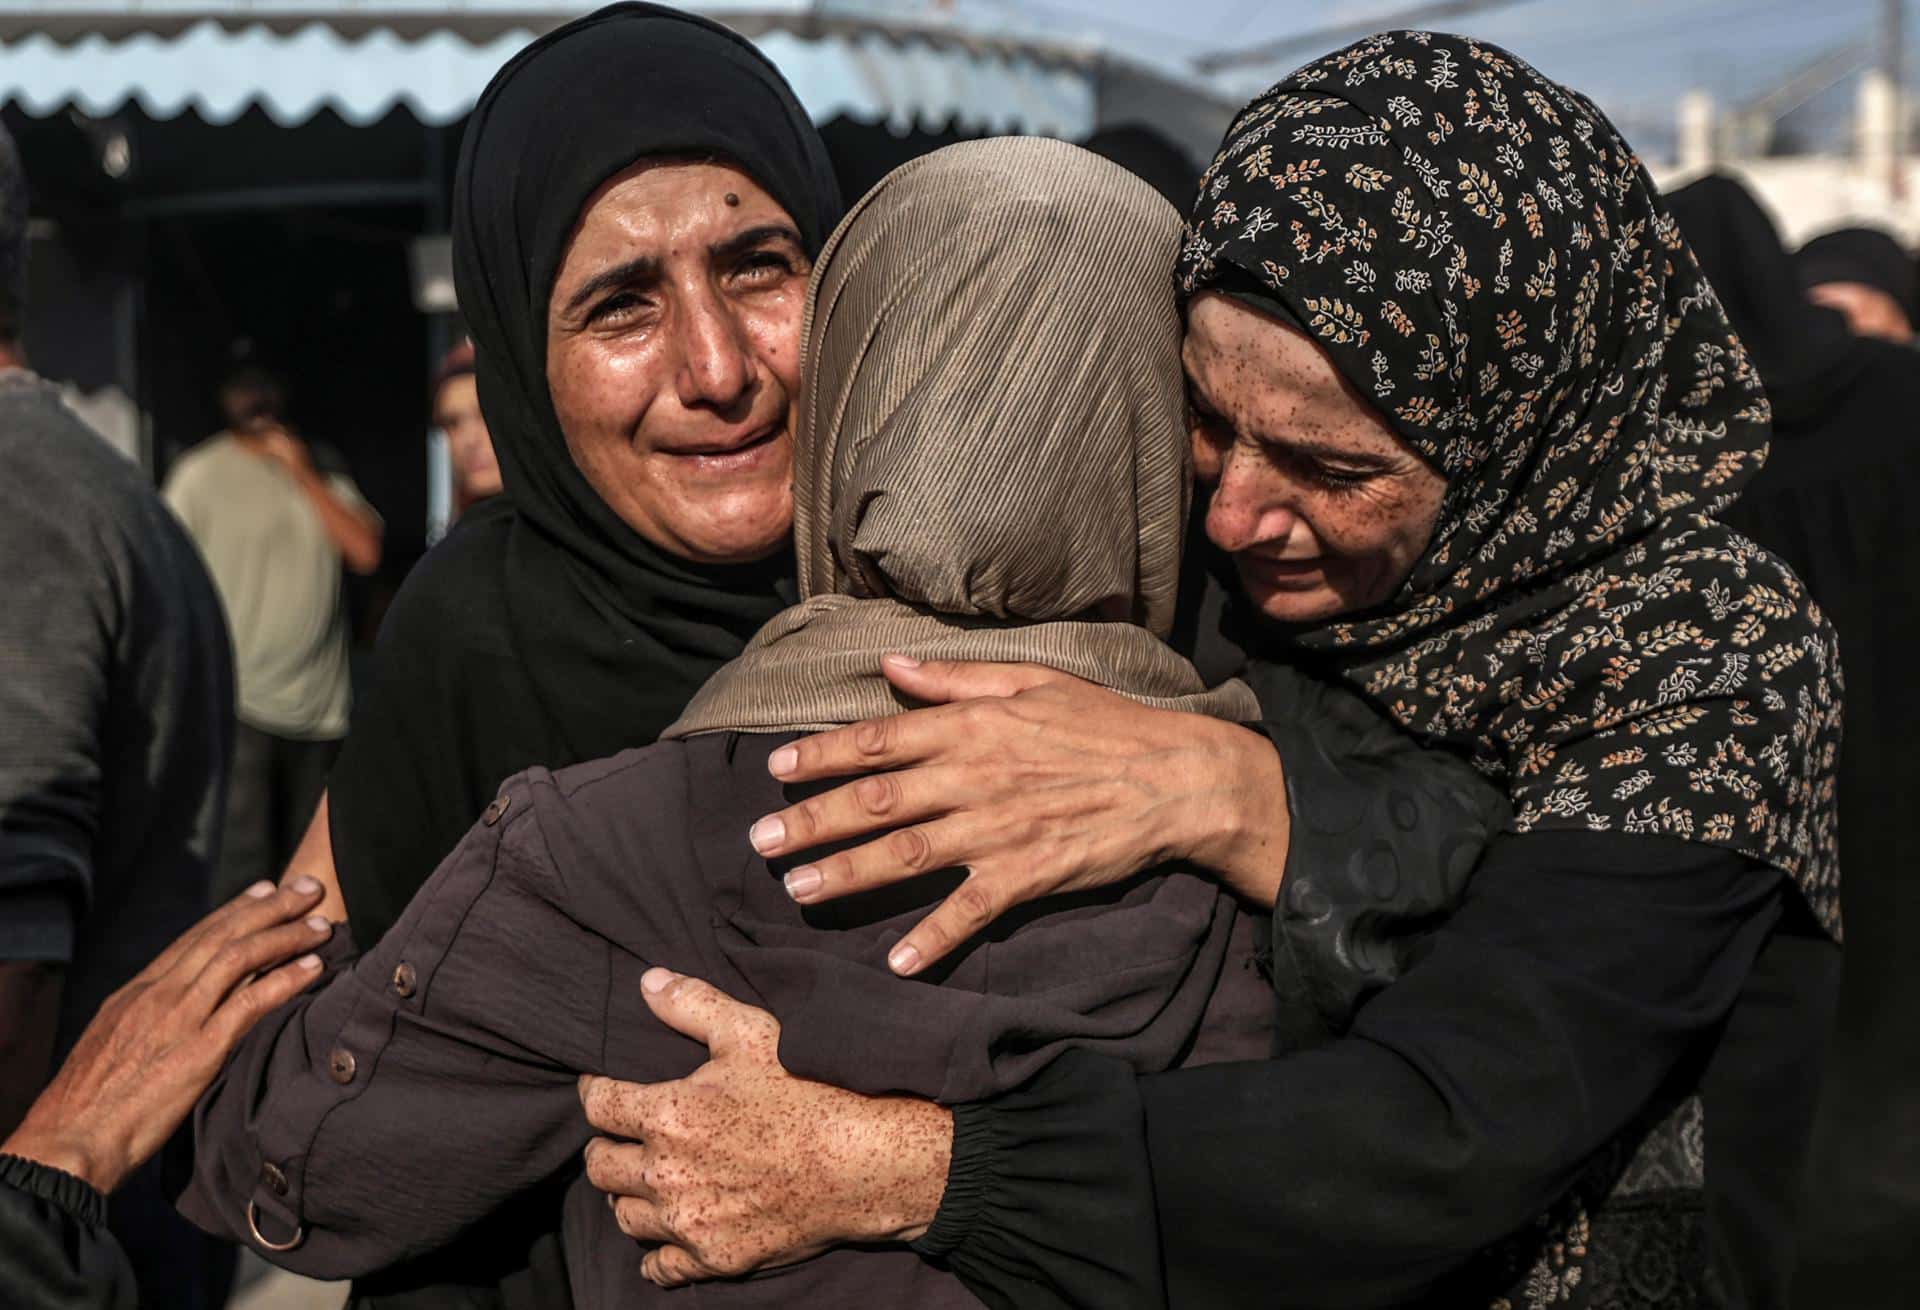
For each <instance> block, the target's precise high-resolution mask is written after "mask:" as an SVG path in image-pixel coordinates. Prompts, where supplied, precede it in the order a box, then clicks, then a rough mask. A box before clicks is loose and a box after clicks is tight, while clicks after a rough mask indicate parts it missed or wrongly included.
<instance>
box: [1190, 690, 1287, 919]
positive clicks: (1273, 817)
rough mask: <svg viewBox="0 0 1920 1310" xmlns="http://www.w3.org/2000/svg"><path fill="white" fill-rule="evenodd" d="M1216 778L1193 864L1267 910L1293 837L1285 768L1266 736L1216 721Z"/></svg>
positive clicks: (1278, 753)
mask: <svg viewBox="0 0 1920 1310" xmlns="http://www.w3.org/2000/svg"><path fill="white" fill-rule="evenodd" d="M1215 725H1216V726H1215V734H1216V738H1217V740H1216V744H1215V748H1214V750H1213V752H1212V758H1213V761H1214V769H1215V777H1214V785H1213V786H1212V787H1211V788H1210V789H1209V795H1210V796H1212V797H1213V798H1214V803H1213V804H1212V805H1209V806H1206V807H1204V815H1203V822H1204V824H1205V828H1204V831H1203V832H1202V833H1201V834H1200V835H1199V838H1198V840H1197V842H1196V845H1195V854H1194V858H1195V860H1196V861H1197V862H1198V863H1200V864H1202V865H1204V866H1205V867H1207V868H1210V869H1212V870H1213V871H1214V872H1215V873H1216V874H1217V875H1218V876H1219V878H1220V881H1221V882H1223V883H1224V884H1226V885H1227V886H1228V887H1231V888H1232V889H1233V890H1234V891H1236V892H1238V893H1239V894H1240V895H1241V896H1243V897H1245V898H1247V899H1248V900H1250V901H1253V902H1254V903H1256V904H1258V905H1260V906H1262V907H1263V908H1270V907H1271V906H1272V905H1273V904H1274V902H1275V900H1276V899H1277V897H1278V896H1279V892H1280V880H1281V876H1282V875H1283V874H1284V872H1285V871H1286V863H1287V849H1288V844H1289V838H1290V836H1291V833H1292V809H1291V807H1290V805H1289V803H1288V798H1287V777H1286V768H1285V765H1284V764H1283V763H1282V761H1281V759H1280V752H1279V751H1278V750H1276V749H1275V748H1274V745H1273V742H1272V741H1271V740H1269V739H1268V737H1267V735H1266V734H1265V733H1263V732H1260V731H1258V730H1257V729H1256V728H1250V727H1246V726H1243V725H1241V724H1238V723H1227V722H1224V721H1219V720H1216V721H1215Z"/></svg>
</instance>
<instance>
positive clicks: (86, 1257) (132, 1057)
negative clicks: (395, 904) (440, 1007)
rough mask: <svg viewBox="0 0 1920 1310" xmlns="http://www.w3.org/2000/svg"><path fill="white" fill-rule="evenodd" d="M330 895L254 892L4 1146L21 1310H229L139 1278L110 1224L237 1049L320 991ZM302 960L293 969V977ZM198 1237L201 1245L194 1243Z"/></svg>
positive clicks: (91, 1038) (83, 1049)
mask: <svg viewBox="0 0 1920 1310" xmlns="http://www.w3.org/2000/svg"><path fill="white" fill-rule="evenodd" d="M320 894H321V887H320V884H319V883H317V882H315V881H314V880H313V879H311V878H307V879H297V880H295V882H294V883H292V884H290V885H289V886H287V887H284V888H276V887H274V885H273V884H272V883H270V882H259V883H255V884H254V885H253V886H252V887H249V888H248V889H247V890H246V892H245V893H244V894H242V895H241V896H240V897H239V898H238V899H236V900H235V901H234V902H233V903H232V904H229V905H227V906H224V907H223V908H221V909H220V910H218V911H216V912H215V913H213V914H211V915H209V916H207V918H205V919H204V920H202V921H201V922H200V923H198V924H196V925H194V926H193V927H192V928H191V929H190V930H189V931H187V932H185V933H183V934H182V935H181V936H180V937H179V938H178V939H176V940H175V941H174V942H173V943H172V944H171V945H170V946H168V947H167V948H166V949H165V950H164V951H162V952H161V953H160V954H159V955H158V956H157V957H156V958H155V959H154V960H153V962H152V963H151V964H149V965H147V966H146V968H144V969H142V970H141V971H140V972H139V973H138V974H137V975H135V976H134V977H133V978H132V979H131V980H129V981H128V983H127V984H126V985H125V986H124V987H122V988H121V989H119V990H118V991H116V992H115V993H114V994H113V995H112V996H110V997H108V999H107V1003H106V1004H105V1005H103V1006H101V1007H100V1012H99V1014H98V1015H96V1016H95V1017H94V1019H93V1020H92V1022H90V1023H89V1024H88V1025H87V1027H86V1031H85V1032H83V1033H82V1034H81V1035H80V1039H79V1041H78V1042H76V1043H75V1044H74V1048H73V1053H72V1054H71V1055H69V1056H68V1057H67V1059H66V1061H65V1063H64V1064H62V1066H61V1068H60V1072H59V1073H58V1074H57V1075H56V1076H55V1077H54V1079H53V1082H52V1083H51V1084H50V1085H49V1086H48V1087H47V1089H46V1091H45V1092H43V1093H41V1094H40V1096H39V1097H38V1098H37V1099H35V1101H34V1103H33V1106H32V1108H31V1109H29V1110H28V1111H27V1114H26V1118H25V1119H24V1120H23V1121H22V1122H21V1124H20V1126H19V1127H18V1128H16V1129H13V1130H12V1131H11V1132H10V1133H8V1134H6V1135H5V1140H4V1141H0V1290H4V1291H5V1293H6V1305H7V1307H8V1310H134V1307H135V1306H136V1305H144V1306H149V1307H153V1308H154V1310H185V1308H189V1307H194V1306H200V1305H216V1304H219V1302H216V1301H212V1300H207V1299H203V1298H199V1297H196V1296H193V1295H192V1294H191V1292H190V1289H187V1288H183V1287H180V1286H178V1285H176V1284H174V1283H170V1282H166V1281H163V1280H160V1279H156V1278H153V1277H151V1276H148V1275H149V1274H150V1271H139V1270H136V1269H135V1268H134V1266H133V1264H132V1263H131V1262H130V1261H129V1260H128V1258H127V1257H128V1253H127V1251H126V1249H125V1248H123V1246H122V1245H121V1242H120V1241H119V1240H116V1232H117V1230H116V1229H114V1228H113V1227H111V1226H110V1225H109V1223H108V1220H107V1214H108V1211H109V1208H110V1207H111V1206H112V1204H113V1201H114V1200H117V1199H118V1195H117V1194H118V1193H119V1191H120V1189H121V1188H122V1186H123V1185H124V1184H125V1183H126V1182H127V1180H128V1178H129V1177H137V1176H138V1175H137V1173H136V1171H138V1170H139V1169H140V1167H141V1166H142V1165H143V1164H145V1163H146V1161H147V1160H148V1159H149V1158H151V1157H152V1156H153V1154H154V1153H155V1152H156V1151H158V1150H159V1149H160V1147H161V1146H162V1145H163V1144H164V1143H165V1142H166V1140H167V1139H168V1138H169V1137H170V1136H172V1134H173V1130H174V1129H175V1128H177V1127H178V1126H179V1125H180V1121H181V1120H182V1119H184V1118H185V1117H186V1115H187V1112H188V1111H189V1110H191V1109H192V1108H193V1103H194V1101H195V1099H196V1098H198V1096H199V1095H200V1093H201V1092H202V1091H203V1090H205V1088H206V1086H207V1084H208V1083H209V1082H211V1081H212V1080H213V1077H214V1075H215V1074H217V1073H218V1072H219V1071H220V1066H221V1064H222V1062H224V1061H225V1059H226V1057H227V1055H228V1053H229V1052H230V1051H232V1049H233V1047H234V1045H235V1044H236V1043H237V1042H238V1041H239V1040H240V1039H241V1038H242V1037H244V1036H245V1035H246V1034H247V1031H248V1030H249V1029H251V1028H252V1027H253V1025H254V1024H255V1023H257V1022H258V1021H259V1020H260V1019H262V1018H264V1017H265V1016H266V1015H268V1014H270V1013H272V1012H273V1011H274V1010H275V1009H277V1008H278V1007H279V1006H280V1005H281V1004H282V1003H283V1002H285V1001H287V1000H289V999H291V998H292V997H293V996H294V995H295V994H296V993H298V992H299V990H300V989H301V988H302V987H305V986H306V985H307V984H308V983H310V982H312V981H313V980H314V979H315V978H318V977H319V976H320V964H321V961H320V957H319V956H318V955H317V954H315V953H314V952H315V951H316V950H317V949H318V948H319V947H320V946H322V945H323V944H325V942H326V941H327V939H328V937H329V936H330V935H331V933H332V928H333V925H332V924H330V923H329V922H328V921H327V920H326V919H324V918H321V917H319V916H317V915H312V914H311V913H310V912H311V911H312V910H313V909H314V907H315V906H317V905H318V904H319V903H320ZM289 960H291V963H288V962H287V961H289ZM191 1235H192V1233H191V1230H188V1236H191Z"/></svg>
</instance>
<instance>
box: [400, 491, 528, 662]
mask: <svg viewBox="0 0 1920 1310" xmlns="http://www.w3.org/2000/svg"><path fill="white" fill-rule="evenodd" d="M512 521H513V520H512V516H511V514H507V513H491V514H481V513H479V512H478V511H476V512H475V513H472V514H469V515H468V516H467V517H466V518H464V519H462V520H461V521H460V522H459V523H458V524H456V525H455V526H454V529H453V531H452V532H449V533H448V534H447V535H446V537H444V538H443V539H442V540H441V541H440V542H439V543H438V544H437V545H435V546H434V547H433V548H432V549H431V550H429V551H428V552H427V553H426V554H425V555H422V556H421V557H420V561H419V562H418V563H417V564H415V565H414V566H413V569H412V571H411V572H409V573H408V574H407V577H406V581H405V582H403V583H401V584H400V590H399V592H398V593H397V594H396V595H395V596H394V598H393V604H392V605H391V606H389V607H388V609H387V612H386V615H385V617H384V618H382V620H381V624H380V648H381V652H382V656H383V657H384V655H385V652H386V651H387V650H388V649H389V648H392V647H396V646H399V647H404V648H406V649H407V650H408V651H409V652H410V653H411V654H412V655H414V656H416V657H421V656H426V655H427V654H428V652H443V651H444V652H453V653H457V652H460V651H462V650H466V649H470V648H491V647H492V646H495V645H499V644H500V643H502V642H504V640H505V638H504V632H505V626H506V569H505V563H506V552H507V538H508V531H509V528H510V525H511V524H512Z"/></svg>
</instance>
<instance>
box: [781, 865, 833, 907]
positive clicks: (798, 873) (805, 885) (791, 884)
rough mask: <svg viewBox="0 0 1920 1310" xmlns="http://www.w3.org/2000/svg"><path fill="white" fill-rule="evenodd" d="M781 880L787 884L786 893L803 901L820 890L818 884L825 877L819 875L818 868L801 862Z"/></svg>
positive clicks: (823, 880)
mask: <svg viewBox="0 0 1920 1310" xmlns="http://www.w3.org/2000/svg"><path fill="white" fill-rule="evenodd" d="M782 881H783V882H785V883H786V884H787V895H789V896H791V897H793V899H794V900H796V901H804V900H806V899H807V898H808V897H809V896H811V895H813V894H814V893H815V892H817V891H819V890H820V884H821V883H822V882H825V881H826V879H824V878H822V877H821V876H820V870H818V869H816V868H814V867H813V866H812V865H811V864H803V865H801V866H800V867H799V868H797V869H795V870H794V871H793V872H791V873H789V874H788V875H787V876H786V877H785V878H784V879H782Z"/></svg>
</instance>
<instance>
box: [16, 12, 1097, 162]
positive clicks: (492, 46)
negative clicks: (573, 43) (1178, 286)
mask: <svg viewBox="0 0 1920 1310" xmlns="http://www.w3.org/2000/svg"><path fill="white" fill-rule="evenodd" d="M587 7H589V6H576V7H575V8H577V9H584V8H587ZM76 8H79V9H88V10H90V11H98V12H100V13H101V15H102V17H101V20H100V21H99V22H98V24H97V25H96V26H95V27H93V28H91V29H88V28H86V27H85V26H84V25H83V26H81V27H79V28H76V26H75V21H74V13H75V9H76ZM208 8H209V6H207V5H204V4H202V5H197V6H194V5H169V4H168V3H167V0H158V3H155V0H147V3H146V4H144V5H140V6H133V7H131V8H129V9H128V10H127V11H126V12H127V13H130V14H132V15H133V17H134V18H136V19H137V18H140V17H141V16H144V17H145V18H148V19H151V18H154V17H156V16H157V17H166V16H168V15H170V14H172V15H176V16H177V17H176V18H175V21H172V22H166V23H157V24H150V25H148V26H146V27H144V28H143V27H141V26H140V25H139V24H138V23H137V22H133V21H131V20H129V19H127V18H125V17H123V18H121V19H119V20H117V21H115V20H114V19H113V14H112V12H110V11H109V10H107V9H106V8H105V7H90V6H85V5H81V6H72V7H69V6H65V5H62V6H54V5H40V6H20V5H17V4H9V3H6V0H0V20H10V21H8V22H7V25H6V29H5V30H6V33H7V35H6V37H5V39H0V100H4V101H11V102H12V103H14V104H16V105H18V106H20V107H21V108H22V109H24V110H26V111H27V112H28V113H30V114H35V115H45V114H50V113H54V112H57V111H60V110H62V109H65V108H67V107H69V106H72V107H74V108H77V109H79V110H80V111H82V112H84V113H86V114H88V115H92V116H95V117H102V118H104V117H107V116H110V115H112V114H115V113H118V112H120V111H122V110H124V109H126V108H128V107H129V106H137V107H138V108H139V110H140V111H141V112H143V113H145V114H147V115H149V116H151V117H153V118H172V117H174V116H175V115H178V114H182V113H186V112H188V111H192V112H194V113H196V114H198V115H199V116H200V117H201V118H203V119H205V120H207V121H209V122H213V123H225V122H230V121H232V120H233V119H234V118H236V117H238V116H239V115H240V114H242V113H244V112H246V111H247V110H248V109H250V108H252V107H253V106H256V105H257V106H259V107H260V108H261V109H263V110H264V111H265V112H266V113H267V114H269V115H270V116H271V117H272V118H273V119H274V121H275V122H278V123H280V124H283V125H293V124H297V123H301V122H304V121H306V120H307V119H309V118H311V117H312V116H313V115H314V114H316V113H318V112H320V111H321V110H322V109H331V110H332V111H334V112H335V113H337V114H339V115H340V117H342V118H343V119H345V120H346V121H348V122H350V123H354V124H366V123H371V122H374V121H376V120H378V119H380V118H382V117H383V116H385V115H386V114H387V113H389V112H390V111H391V110H393V109H394V108H395V107H396V106H405V107H406V108H407V110H408V111H409V112H411V113H412V114H413V115H414V117H416V118H417V119H419V120H420V121H421V122H423V123H429V124H444V123H449V122H453V121H455V120H457V119H459V118H460V117H462V116H463V115H464V114H466V113H467V111H468V110H470V109H471V108H472V107H473V104H474V101H475V100H476V99H477V98H478V97H479V94H480V92H481V90H482V89H483V88H484V87H485V86H486V84H487V80H488V79H489V78H490V77H492V76H493V73H494V71H495V70H496V69H498V68H499V67H500V65H501V64H502V63H504V62H505V61H506V60H507V59H508V58H509V57H510V56H511V55H512V54H513V53H514V52H515V51H516V50H518V49H520V48H521V47H522V46H524V45H525V44H526V43H527V42H529V41H531V40H532V39H534V37H535V36H536V35H537V33H538V31H540V30H544V29H545V28H546V27H550V26H552V25H553V22H557V21H559V19H560V17H561V15H558V14H556V15H554V16H553V18H552V21H547V22H539V21H536V22H533V23H528V24H526V25H516V26H511V27H506V28H504V30H502V29H501V28H500V24H499V23H498V22H496V23H494V24H492V25H491V28H492V30H483V31H482V32H481V33H480V34H478V35H476V34H475V32H474V31H473V30H472V25H471V24H468V25H467V29H466V30H462V25H461V24H460V23H459V22H456V21H454V20H456V19H458V18H460V17H462V16H468V17H470V16H471V15H472V14H473V13H474V12H475V10H474V9H472V8H470V7H466V6H457V5H448V6H442V7H441V9H440V11H439V12H440V14H441V15H442V16H444V17H445V18H446V19H447V20H448V21H447V22H446V23H445V24H444V25H437V26H436V25H434V24H433V21H432V18H431V13H430V12H429V11H431V10H432V7H431V6H414V7H413V10H412V11H411V12H412V14H413V15H414V16H413V19H412V21H409V22H397V23H386V24H381V23H369V22H366V21H359V22H355V23H338V22H333V21H328V20H327V19H326V18H324V17H321V18H315V17H311V15H313V14H314V13H315V11H316V10H317V9H323V8H325V6H315V5H305V6H300V7H299V8H300V9H301V10H303V11H304V13H305V14H306V15H309V17H307V18H306V19H305V20H304V21H300V20H297V19H296V20H289V19H288V18H287V17H285V15H286V14H287V12H288V11H287V10H284V9H283V10H280V11H279V12H278V13H276V12H275V10H274V9H273V8H271V7H269V6H261V7H259V8H251V7H248V6H245V5H237V6H232V7H230V8H228V9H226V10H224V11H223V12H222V14H221V16H220V17H211V16H201V17H198V18H195V17H194V16H193V15H194V13H196V12H197V13H199V14H201V15H206V13H207V10H208ZM343 8H347V9H348V10H349V16H351V10H350V8H349V7H343ZM529 8H530V6H528V5H527V4H525V3H524V0H523V2H522V3H521V4H520V5H519V6H517V13H518V15H525V14H526V13H527V11H528V10H529ZM711 8H712V9H714V10H715V11H716V12H717V16H719V17H721V18H722V19H729V18H731V17H732V14H731V13H730V12H729V11H730V8H731V7H730V6H727V5H725V4H719V5H714V6H711ZM769 8H770V7H769V6H765V5H762V6H761V7H760V9H759V11H758V13H757V14H756V18H757V19H758V20H759V21H758V22H757V24H756V26H755V27H748V28H746V29H745V30H747V31H748V32H749V35H751V36H752V37H753V39H754V40H755V41H756V43H757V44H758V45H759V46H760V47H761V49H763V50H764V51H766V53H767V55H768V57H769V58H771V59H772V60H773V61H774V63H776V64H777V65H779V67H780V69H781V71H783V72H784V73H785V74H786V75H787V77H788V79H789V80H790V81H791V82H792V83H793V87H794V90H795V92H796V93H797V94H798V95H799V97H800V100H801V103H803V104H804V105H805V106H806V107H807V110H808V112H809V113H811V114H812V115H813V116H814V117H815V118H816V119H817V120H820V121H825V120H827V119H830V118H833V117H835V116H837V115H842V114H845V115H849V116H852V117H855V118H858V119H861V120H863V121H867V122H876V121H886V122H889V123H892V124H894V125H896V126H897V127H900V128H902V129H904V128H905V127H906V126H908V125H909V124H911V123H912V122H913V121H915V120H916V119H918V120H920V121H921V122H925V123H945V122H948V121H950V120H952V121H955V122H957V123H958V124H959V125H960V126H961V127H962V128H963V129H964V130H967V131H974V132H1027V133H1036V134H1041V135H1048V136H1062V137H1081V136H1085V135H1086V134H1087V133H1088V132H1090V131H1092V130H1093V129H1094V127H1095V126H1096V124H1097V119H1098V113H1097V98H1098V96H1097V88H1096V66H1097V61H1095V60H1092V59H1088V58H1074V57H1072V55H1071V52H1066V53H1062V52H1035V53H1028V52H1024V51H1023V50H1021V49H1020V48H1019V47H1017V46H1010V45H1008V44H1006V43H999V42H986V43H983V42H979V41H971V40H965V39H956V40H945V39H942V37H941V35H940V34H939V33H937V32H928V31H924V30H905V31H902V30H887V29H886V28H885V27H883V26H881V25H876V24H867V25H864V26H863V25H859V24H847V23H839V24H835V25H831V26H828V27H825V28H822V27H821V25H819V24H813V25H807V24H799V23H795V24H792V26H793V27H795V28H796V29H798V30H784V29H783V28H782V27H780V26H779V25H778V22H777V18H778V13H779V10H778V9H777V7H774V8H772V12H773V14H774V21H769V20H768V17H767V15H768V13H769ZM29 9H31V10H38V11H40V12H43V13H46V14H49V15H50V16H57V18H58V20H59V21H58V22H53V21H49V23H48V24H47V28H48V30H35V29H34V28H33V27H32V26H31V24H30V21H29V20H26V19H23V18H22V17H21V15H22V14H23V13H25V12H26V11H27V10H29ZM383 12H384V11H383ZM481 12H485V11H484V9H482V10H481ZM261 14H266V15H272V16H273V17H274V19H275V21H253V20H252V19H251V18H250V15H261ZM422 14H425V15H427V17H426V18H424V19H423V18H421V17H420V15H422ZM536 17H537V15H536ZM756 29H757V30H756Z"/></svg>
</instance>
